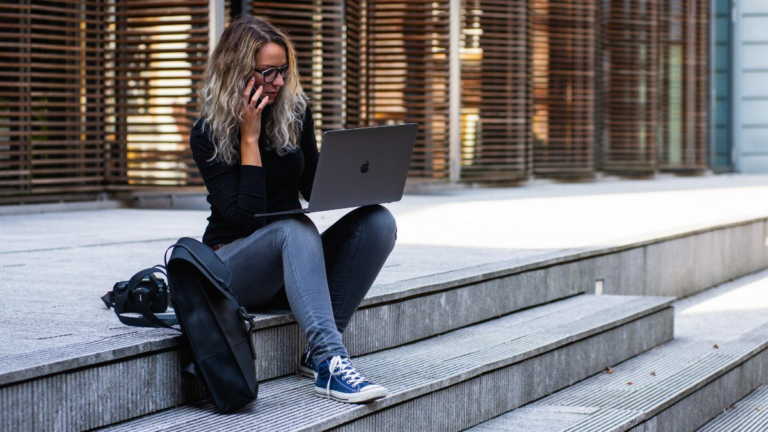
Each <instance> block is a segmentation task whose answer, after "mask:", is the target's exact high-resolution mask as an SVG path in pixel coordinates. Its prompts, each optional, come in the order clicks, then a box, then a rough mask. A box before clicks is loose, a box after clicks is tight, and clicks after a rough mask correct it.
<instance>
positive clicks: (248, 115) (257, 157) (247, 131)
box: [240, 77, 269, 166]
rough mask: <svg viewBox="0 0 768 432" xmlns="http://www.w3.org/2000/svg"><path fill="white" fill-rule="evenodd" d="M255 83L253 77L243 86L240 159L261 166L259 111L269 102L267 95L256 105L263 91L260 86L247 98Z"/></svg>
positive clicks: (246, 163) (245, 162) (243, 162)
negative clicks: (243, 106) (243, 105)
mask: <svg viewBox="0 0 768 432" xmlns="http://www.w3.org/2000/svg"><path fill="white" fill-rule="evenodd" d="M254 83H255V78H253V77H251V79H250V80H248V85H246V86H245V93H243V98H244V99H245V100H246V102H247V106H246V107H245V108H244V110H245V111H244V112H243V115H242V118H243V119H242V120H241V121H240V153H241V154H240V161H241V164H243V165H256V166H261V153H260V152H259V136H260V135H261V112H262V111H263V110H264V107H265V106H267V104H268V103H269V96H267V97H265V98H264V99H263V100H262V101H261V103H260V104H259V105H258V106H257V105H256V102H257V101H258V100H259V96H261V93H262V92H263V91H264V88H263V87H262V86H259V88H258V89H256V93H254V94H253V97H252V98H251V99H250V100H248V97H249V96H250V95H251V90H253V86H254Z"/></svg>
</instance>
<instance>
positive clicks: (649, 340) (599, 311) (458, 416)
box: [109, 295, 673, 431]
mask: <svg viewBox="0 0 768 432" xmlns="http://www.w3.org/2000/svg"><path fill="white" fill-rule="evenodd" d="M671 301H672V299H670V298H660V297H622V296H593V295H582V296H577V297H573V298H569V299H565V300H561V301H557V302H555V303H551V304H547V305H543V306H538V307H535V308H532V309H528V310H525V311H521V312H517V313H515V314H512V315H508V316H505V317H501V318H496V319H493V320H490V321H487V322H484V323H480V324H475V325H473V326H470V327H466V328H463V329H459V330H455V331H452V332H449V333H446V334H444V335H441V336H438V337H434V338H430V339H427V340H423V341H419V342H415V343H411V344H408V345H405V346H401V347H397V348H392V349H388V350H386V351H381V352H377V353H373V354H369V355H365V356H362V357H358V358H355V359H354V360H355V363H356V365H357V366H358V368H359V369H360V370H361V371H362V372H364V373H365V374H366V376H368V377H369V378H370V379H371V380H373V381H374V382H377V383H381V384H382V385H384V386H386V387H387V388H388V389H389V395H388V396H387V397H386V398H384V399H381V400H378V401H375V402H373V403H370V404H367V405H349V404H342V403H338V402H334V401H332V400H328V399H323V398H320V397H317V396H316V395H314V392H313V381H312V380H309V379H303V378H302V379H299V378H297V377H295V376H290V377H284V378H279V379H274V380H270V381H267V382H264V383H262V386H261V389H260V394H259V398H258V400H257V401H255V402H253V403H252V404H250V405H248V406H247V407H246V408H244V409H243V410H241V411H240V412H238V413H236V414H232V415H226V416H223V415H218V414H216V413H215V412H214V410H213V408H212V406H211V405H210V404H208V403H204V402H198V403H194V404H189V405H185V406H182V407H178V408H174V409H170V410H166V411H163V412H159V413H155V414H152V415H148V416H145V417H142V418H139V419H135V420H131V421H128V422H125V423H122V424H119V425H115V426H113V427H111V428H109V429H110V430H131V431H134V430H166V429H174V430H210V429H214V428H215V429H220V430H325V429H331V428H339V429H340V430H424V431H429V430H435V431H445V430H460V429H464V428H467V427H471V426H473V425H476V424H478V423H480V422H482V421H485V420H487V419H489V418H492V417H495V416H497V415H500V414H502V413H504V412H507V411H509V410H510V409H513V408H515V407H518V406H521V405H523V404H525V403H527V402H530V401H532V400H536V399H538V398H540V397H542V396H544V395H547V394H550V393H552V392H554V391H556V390H558V389H560V388H563V387H566V386H568V385H571V384H573V383H575V382H577V381H580V380H582V379H584V378H585V377H587V376H590V375H593V374H595V373H597V372H598V371H600V370H602V369H604V368H605V367H606V365H608V364H615V363H618V362H620V361H623V360H625V359H628V358H631V357H633V356H635V355H637V354H639V353H642V352H644V351H646V350H648V349H650V348H652V347H654V346H657V345H659V344H661V343H664V342H666V341H668V340H670V339H671V338H672V324H673V323H672V321H673V310H672V308H671V307H670V305H671Z"/></svg>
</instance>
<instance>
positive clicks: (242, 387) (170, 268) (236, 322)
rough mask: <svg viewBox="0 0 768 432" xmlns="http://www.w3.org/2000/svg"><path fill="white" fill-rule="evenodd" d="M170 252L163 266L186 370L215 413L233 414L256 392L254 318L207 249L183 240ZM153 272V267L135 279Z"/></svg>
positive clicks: (155, 320) (225, 270)
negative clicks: (189, 358)
mask: <svg viewBox="0 0 768 432" xmlns="http://www.w3.org/2000/svg"><path fill="white" fill-rule="evenodd" d="M171 248H172V249H173V252H172V253H171V258H170V259H169V260H168V261H167V263H166V265H165V269H166V270H167V272H168V285H169V290H170V297H171V298H170V300H171V304H172V305H173V309H174V310H175V312H176V318H177V320H178V323H179V325H180V326H181V331H182V333H183V334H184V336H185V337H186V339H187V341H188V342H189V346H190V347H191V348H192V353H193V355H194V357H195V362H194V363H193V364H190V365H189V366H187V367H186V368H185V371H186V372H188V373H191V374H193V375H195V376H196V377H197V378H199V379H200V381H201V382H202V384H203V390H204V391H205V394H206V396H207V398H208V399H209V400H210V401H211V402H213V404H214V405H215V406H216V409H218V411H219V412H220V413H228V412H232V411H235V410H237V409H239V408H242V407H243V406H245V405H247V404H248V403H249V402H251V401H253V400H255V399H256V396H257V395H258V391H259V383H258V381H257V380H256V364H255V359H256V352H255V350H254V347H253V342H252V333H253V331H254V330H255V327H254V321H253V318H252V317H251V316H250V315H249V314H248V313H247V311H246V310H245V308H244V307H242V306H240V303H239V302H238V300H237V297H236V296H235V294H234V293H233V292H232V290H231V288H230V281H231V280H232V274H231V273H230V271H229V269H228V268H227V267H226V265H225V264H224V263H223V262H222V261H221V259H220V258H219V256H218V255H216V253H215V252H214V251H213V250H211V248H209V247H208V246H206V245H204V244H202V243H200V242H199V241H197V240H194V239H191V238H187V237H183V238H180V239H179V240H178V241H177V242H176V244H174V245H172V246H171V247H169V248H168V249H169V250H170V249H171ZM166 256H167V251H166ZM157 271H160V270H158V268H156V267H153V268H151V269H146V270H142V271H141V272H139V273H137V274H136V276H135V277H139V278H141V277H144V276H145V275H146V274H147V273H152V272H157ZM139 275H141V276H139ZM139 312H140V313H141V314H142V315H144V316H145V317H146V318H147V319H148V320H149V321H151V322H152V323H154V324H156V325H157V326H158V327H167V328H173V327H171V326H169V325H168V324H167V323H166V322H165V320H159V319H158V318H157V317H155V316H154V314H152V312H150V311H149V310H148V309H146V308H144V309H143V310H139Z"/></svg>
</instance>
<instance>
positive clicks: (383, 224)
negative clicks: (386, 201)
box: [361, 205, 397, 246]
mask: <svg viewBox="0 0 768 432" xmlns="http://www.w3.org/2000/svg"><path fill="white" fill-rule="evenodd" d="M364 208H365V209H366V210H367V212H366V215H365V217H364V218H363V219H362V221H361V223H362V224H364V225H365V229H366V230H373V231H375V232H376V233H377V235H378V236H382V237H384V238H386V239H389V240H390V241H391V242H392V245H393V246H394V243H395V241H396V240H397V222H396V221H395V216H394V215H392V212H390V211H389V210H388V209H387V208H386V207H384V206H381V205H373V206H368V207H364Z"/></svg>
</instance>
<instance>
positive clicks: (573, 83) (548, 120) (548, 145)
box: [533, 0, 598, 176]
mask: <svg viewBox="0 0 768 432" xmlns="http://www.w3.org/2000/svg"><path fill="white" fill-rule="evenodd" d="M597 4H598V2H597V0H533V23H534V24H533V32H534V33H533V35H534V36H533V81H534V84H533V86H534V91H533V103H534V116H533V145H534V167H535V168H534V172H535V173H536V174H539V175H578V176H582V175H587V176H590V175H592V174H593V173H594V170H595V145H596V135H595V103H596V95H595V93H596V89H595V67H596V64H595V54H596V49H595V48H596V43H597V41H596V36H597Z"/></svg>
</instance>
